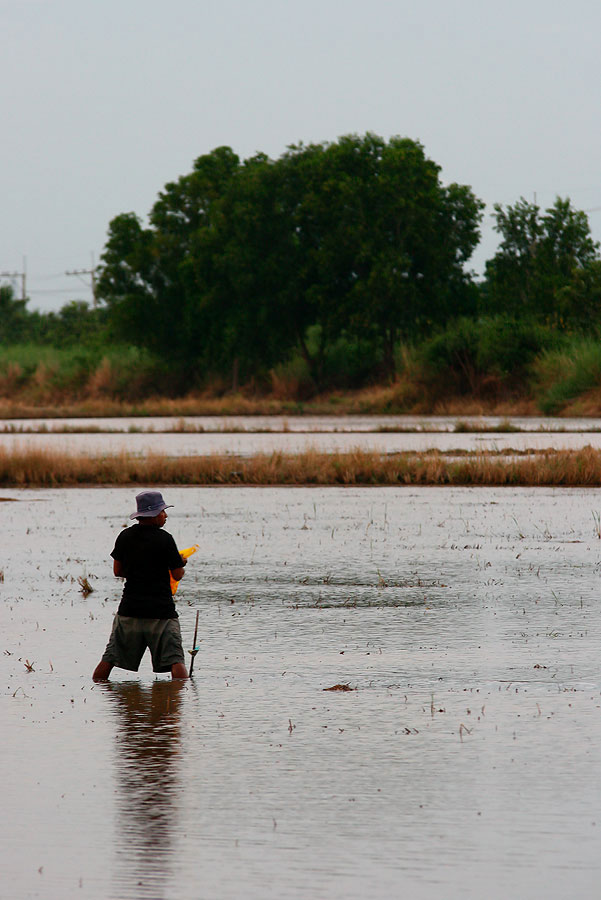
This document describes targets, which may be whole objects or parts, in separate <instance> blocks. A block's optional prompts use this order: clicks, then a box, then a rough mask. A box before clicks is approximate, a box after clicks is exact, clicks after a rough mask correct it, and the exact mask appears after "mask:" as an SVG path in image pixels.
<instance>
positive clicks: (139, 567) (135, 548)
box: [111, 523, 182, 619]
mask: <svg viewBox="0 0 601 900" xmlns="http://www.w3.org/2000/svg"><path fill="white" fill-rule="evenodd" d="M111 556H112V557H113V559H116V560H118V562H120V563H121V565H122V566H123V571H124V574H125V587H124V588H123V596H122V598H121V603H120V605H119V609H118V613H119V615H120V616H135V617H136V618H138V619H177V612H176V611H175V604H174V602H173V596H172V594H171V585H170V582H169V570H170V569H178V568H179V567H180V566H181V564H182V558H181V556H180V555H179V552H178V549H177V547H176V546H175V541H174V540H173V538H172V536H171V535H170V534H169V532H167V531H163V530H162V529H161V528H159V526H158V525H140V524H139V523H138V524H136V525H131V526H130V527H129V528H125V529H124V530H123V531H122V532H121V533H120V534H119V535H118V537H117V540H116V541H115V548H114V550H113V552H112V553H111Z"/></svg>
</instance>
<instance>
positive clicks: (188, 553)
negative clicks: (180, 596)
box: [169, 544, 198, 594]
mask: <svg viewBox="0 0 601 900" xmlns="http://www.w3.org/2000/svg"><path fill="white" fill-rule="evenodd" d="M197 550H198V544H194V546H193V547H186V549H185V550H180V551H179V555H180V556H182V557H183V558H184V559H188V558H189V557H190V556H192V554H193V553H196V551H197ZM169 581H170V583H171V593H172V594H175V592H176V590H177V586H178V584H179V581H176V580H175V578H174V577H173V575H172V574H171V572H169Z"/></svg>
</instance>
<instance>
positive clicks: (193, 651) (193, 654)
mask: <svg viewBox="0 0 601 900" xmlns="http://www.w3.org/2000/svg"><path fill="white" fill-rule="evenodd" d="M199 612H200V610H198V609H197V610H196V625H195V626H194V640H193V641H192V649H191V650H188V653H189V654H190V655H191V657H192V662H191V663H190V672H189V675H190V678H192V672H193V671H194V657H195V656H196V654H197V653H198V647H197V646H196V638H197V637H198V614H199Z"/></svg>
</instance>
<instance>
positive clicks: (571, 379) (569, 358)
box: [533, 335, 601, 415]
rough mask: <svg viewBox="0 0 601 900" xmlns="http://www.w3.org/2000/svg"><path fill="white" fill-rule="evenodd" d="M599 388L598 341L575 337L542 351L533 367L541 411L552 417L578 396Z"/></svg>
mask: <svg viewBox="0 0 601 900" xmlns="http://www.w3.org/2000/svg"><path fill="white" fill-rule="evenodd" d="M600 385H601V338H598V337H586V336H583V335H574V336H572V337H570V338H568V339H567V340H566V342H564V345H563V346H562V347H559V348H555V349H549V350H544V351H543V352H542V353H541V354H540V356H539V357H538V359H537V360H536V361H535V363H534V365H533V386H534V389H535V392H536V393H537V399H538V404H539V406H540V408H541V410H542V411H543V412H544V413H545V414H547V415H552V414H554V413H557V412H559V411H560V410H561V409H562V408H563V407H564V406H566V404H567V403H569V402H570V401H572V400H574V399H575V398H576V397H578V396H579V395H580V394H583V393H585V392H586V391H589V390H591V388H594V387H598V386H600Z"/></svg>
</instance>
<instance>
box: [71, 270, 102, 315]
mask: <svg viewBox="0 0 601 900" xmlns="http://www.w3.org/2000/svg"><path fill="white" fill-rule="evenodd" d="M65 275H77V276H78V277H80V276H81V275H89V276H90V281H91V283H92V298H93V304H94V309H96V306H97V305H98V299H97V297H96V267H95V266H94V257H92V268H91V269H73V270H72V271H71V272H65ZM81 280H82V281H83V278H82V279H81ZM85 283H86V282H85V281H84V284H85Z"/></svg>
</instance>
